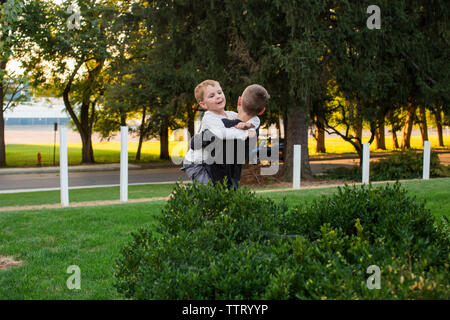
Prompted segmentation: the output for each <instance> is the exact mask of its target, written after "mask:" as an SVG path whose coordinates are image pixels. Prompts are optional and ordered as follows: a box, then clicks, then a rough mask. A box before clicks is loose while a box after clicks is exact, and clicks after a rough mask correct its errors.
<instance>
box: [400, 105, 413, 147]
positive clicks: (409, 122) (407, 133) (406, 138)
mask: <svg viewBox="0 0 450 320" xmlns="http://www.w3.org/2000/svg"><path fill="white" fill-rule="evenodd" d="M407 112H408V114H407V116H406V123H405V126H404V127H403V139H402V149H410V148H411V132H412V128H413V124H414V118H415V115H416V106H415V105H414V104H413V103H409V104H408V109H407Z"/></svg>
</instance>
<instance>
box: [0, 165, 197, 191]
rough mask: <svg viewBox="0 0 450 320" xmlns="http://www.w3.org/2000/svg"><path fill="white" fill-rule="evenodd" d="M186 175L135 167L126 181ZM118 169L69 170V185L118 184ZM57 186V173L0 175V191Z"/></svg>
mask: <svg viewBox="0 0 450 320" xmlns="http://www.w3.org/2000/svg"><path fill="white" fill-rule="evenodd" d="M180 177H181V178H183V180H188V177H187V176H186V174H185V173H184V172H182V171H181V170H180V169H179V168H158V169H136V170H129V171H128V183H129V184H133V183H161V182H173V181H177V180H178V179H179V178H180ZM119 183H120V173H119V171H118V170H114V171H111V170H108V171H104V170H103V171H87V172H69V187H88V186H104V185H118V184H119ZM58 187H59V174H58V173H54V172H52V173H29V174H2V175H0V191H6V190H28V189H52V188H58Z"/></svg>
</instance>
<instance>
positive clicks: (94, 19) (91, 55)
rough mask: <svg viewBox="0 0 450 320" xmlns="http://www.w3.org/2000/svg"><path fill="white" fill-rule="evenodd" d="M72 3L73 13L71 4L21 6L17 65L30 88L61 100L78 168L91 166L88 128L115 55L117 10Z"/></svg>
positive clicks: (109, 3)
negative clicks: (73, 133)
mask: <svg viewBox="0 0 450 320" xmlns="http://www.w3.org/2000/svg"><path fill="white" fill-rule="evenodd" d="M77 4H78V7H79V11H78V9H77V7H76V6H75V7H74V6H73V3H72V1H63V3H62V4H61V5H58V4H55V3H53V2H51V1H29V2H28V3H27V6H26V15H27V19H24V20H23V21H22V23H21V32H22V37H23V39H24V40H25V41H24V46H23V50H22V52H23V57H24V58H23V59H22V63H23V64H24V65H25V66H26V67H27V70H28V71H29V72H30V73H31V78H32V80H33V85H34V86H39V85H47V86H52V87H54V88H55V90H56V91H57V92H58V94H59V95H60V96H62V97H63V100H64V105H65V107H66V110H67V112H68V113H69V115H70V117H71V118H72V121H73V122H74V124H75V126H76V128H77V130H78V132H79V133H80V136H81V140H82V163H92V162H94V154H93V149H92V140H91V135H92V128H93V124H94V120H95V113H96V108H97V106H98V103H99V100H100V98H101V97H102V95H103V93H104V90H105V83H106V82H107V79H106V78H107V74H106V72H105V69H106V68H107V67H108V65H109V63H110V60H111V59H113V58H114V56H115V55H116V54H117V52H116V51H115V48H116V46H117V42H118V41H119V36H120V34H121V30H120V29H119V27H120V26H122V25H121V24H118V23H116V21H117V20H118V18H119V17H120V14H121V11H120V6H118V5H117V3H116V1H113V0H103V1H95V0H89V1H78V2H77ZM68 9H69V11H68ZM70 9H71V10H70ZM72 18H75V22H74V21H72ZM77 19H79V20H78V21H79V23H78V21H77ZM46 64H47V65H48V64H49V65H50V66H51V70H48V69H47V67H46Z"/></svg>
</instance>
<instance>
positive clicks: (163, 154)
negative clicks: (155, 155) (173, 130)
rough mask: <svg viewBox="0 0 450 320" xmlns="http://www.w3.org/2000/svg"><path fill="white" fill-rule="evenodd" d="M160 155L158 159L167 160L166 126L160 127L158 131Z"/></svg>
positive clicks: (167, 131) (167, 138)
mask: <svg viewBox="0 0 450 320" xmlns="http://www.w3.org/2000/svg"><path fill="white" fill-rule="evenodd" d="M159 140H160V153H159V158H160V159H163V160H169V159H170V158H169V128H168V126H167V125H166V124H163V125H162V126H161V129H160V131H159Z"/></svg>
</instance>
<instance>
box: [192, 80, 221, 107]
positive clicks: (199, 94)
mask: <svg viewBox="0 0 450 320" xmlns="http://www.w3.org/2000/svg"><path fill="white" fill-rule="evenodd" d="M207 86H212V87H220V83H219V82H217V81H216V80H205V81H202V82H200V83H199V84H198V85H197V86H196V87H195V89H194V95H195V99H196V100H197V103H200V102H202V101H203V98H204V95H205V89H206V87H207Z"/></svg>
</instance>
